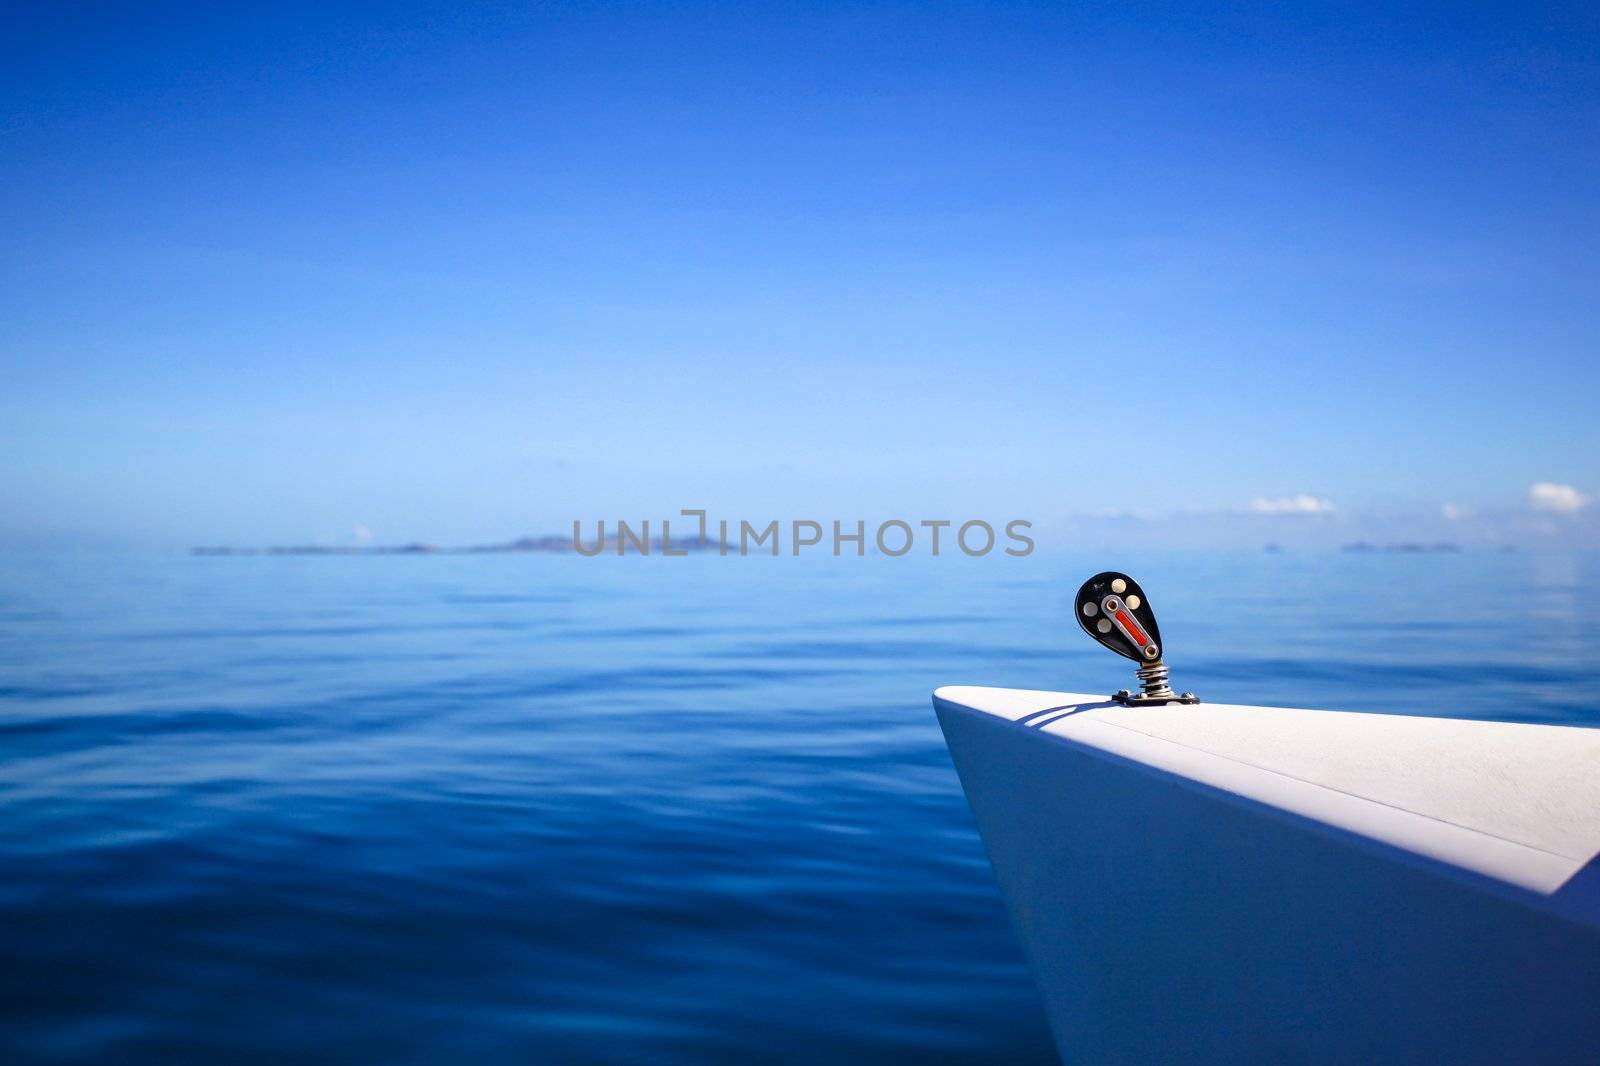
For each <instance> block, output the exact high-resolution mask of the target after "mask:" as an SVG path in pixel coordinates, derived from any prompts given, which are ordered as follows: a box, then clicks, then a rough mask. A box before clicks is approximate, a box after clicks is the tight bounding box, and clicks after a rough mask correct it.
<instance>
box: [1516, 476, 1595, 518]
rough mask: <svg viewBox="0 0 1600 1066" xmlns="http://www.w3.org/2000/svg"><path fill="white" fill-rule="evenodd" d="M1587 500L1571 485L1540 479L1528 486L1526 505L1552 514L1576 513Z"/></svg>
mask: <svg viewBox="0 0 1600 1066" xmlns="http://www.w3.org/2000/svg"><path fill="white" fill-rule="evenodd" d="M1588 502H1589V501H1588V499H1587V498H1586V497H1585V496H1584V495H1583V493H1581V492H1579V491H1578V490H1577V489H1575V488H1573V487H1572V486H1571V485H1557V484H1555V483H1554V482H1551V481H1540V482H1538V483H1536V484H1534V485H1530V486H1529V487H1528V506H1529V507H1532V508H1533V509H1534V510H1535V511H1548V512H1550V513H1552V514H1576V513H1577V512H1578V511H1581V510H1583V508H1584V505H1585V504H1587V503H1588Z"/></svg>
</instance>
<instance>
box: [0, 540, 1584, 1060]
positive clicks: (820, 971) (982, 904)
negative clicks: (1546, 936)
mask: <svg viewBox="0 0 1600 1066" xmlns="http://www.w3.org/2000/svg"><path fill="white" fill-rule="evenodd" d="M1106 566H1121V567H1124V568H1126V569H1128V570H1130V571H1131V572H1133V573H1134V574H1135V576H1137V577H1139V579H1140V580H1141V581H1142V582H1143V583H1144V584H1145V585H1146V587H1147V588H1148V589H1150V590H1151V592H1152V593H1153V599H1154V600H1155V606H1156V608H1157V611H1158V614H1159V616H1160V618H1161V620H1162V628H1163V632H1164V634H1165V636H1166V637H1167V640H1168V643H1169V646H1170V647H1171V648H1172V655H1171V659H1172V662H1173V666H1174V681H1175V682H1176V683H1178V684H1180V685H1181V686H1183V687H1187V688H1194V689H1196V690H1198V691H1199V692H1200V693H1201V695H1202V696H1206V697H1210V698H1213V699H1219V700H1224V699H1225V700H1228V701H1236V702H1257V703H1283V704H1291V705H1301V706H1320V707H1333V708H1348V709H1362V710H1380V711H1403V712H1409V713H1422V714H1440V715H1455V716H1468V717H1484V718H1507V719H1517V720H1526V721H1542V722H1568V723H1582V724H1591V725H1593V724H1600V716H1597V713H1596V708H1597V706H1600V705H1597V703H1596V701H1595V700H1593V699H1592V698H1591V697H1590V696H1588V695H1586V694H1587V693H1592V692H1594V691H1595V690H1596V689H1597V687H1600V669H1597V663H1600V655H1597V654H1596V653H1597V651H1600V626H1597V617H1600V616H1597V610H1596V606H1595V605H1596V603H1597V602H1600V560H1597V559H1596V557H1594V556H1592V555H1591V556H1585V555H1573V556H1539V555H1533V554H1526V555H1508V556H1498V555H1472V554H1466V555H1459V556H1418V557H1402V556H1391V555H1375V556H1339V555H1292V554H1290V555H1277V556H1252V555H1238V556H1225V555H1212V556H1163V557H1154V558H1143V559H1106V558H1094V559H1087V558H1081V559H1080V558H1070V557H1063V556H1046V555H1043V554H1041V555H1037V556H1035V557H1033V558H1029V559H1024V560H1014V559H998V560H997V559H985V560H977V561H971V560H965V559H939V560H927V559H923V560H912V559H909V558H907V559H900V560H889V559H867V560H855V559H846V560H838V561H835V560H831V559H825V560H804V559H802V560H793V559H778V560H772V559H747V560H736V559H716V558H690V559H673V560H663V559H657V558H652V559H647V560H646V559H637V558H630V559H622V560H617V559H582V558H576V557H570V558H569V557H554V556H483V557H466V556H439V557H419V558H413V557H375V558H189V557H182V556H172V557H166V556H148V557H137V556H116V557H113V556H82V557H67V556H25V557H24V556H12V557H9V558H0V734H3V735H0V945H3V949H4V962H5V965H4V966H3V967H0V1060H3V1061H5V1062H8V1063H9V1062H91V1061H94V1062H102V1061H113V1060H114V1061H118V1062H131V1063H142V1062H148V1063H164V1064H165V1063H183V1062H206V1063H213V1062H220V1061H228V1062H281V1061H284V1060H287V1059H290V1058H293V1059H295V1060H297V1061H317V1060H326V1061H338V1062H357V1063H360V1062H367V1063H386V1064H387V1063H412V1062H461V1061H470V1062H475V1063H483V1064H487V1063H502V1062H505V1063H510V1062H517V1063H527V1062H537V1063H565V1062H650V1063H670V1062H754V1061H760V1062H797V1063H799V1062H804V1063H816V1062H850V1061H885V1060H913V1061H919V1062H929V1063H936V1062H975V1061H995V1060H1006V1061H1013V1062H1029V1061H1037V1062H1049V1061H1054V1052H1053V1050H1052V1047H1051V1043H1050V1038H1049V1034H1048V1033H1047V1031H1046V1029H1045V1025H1044V1021H1043V1017H1042V1013H1041V1010H1040V1006H1039V1002H1038V999H1037V996H1036V994H1035V993H1034V991H1033V988H1032V985H1031V983H1030V981H1029V978H1028V975H1027V971H1026V969H1025V967H1024V965H1023V962H1022V959H1021V956H1020V953H1019V949H1018V947H1017V945H1016V942H1015V940H1014V938H1013V937H1012V935H1011V932H1010V929H1009V927H1008V924H1007V919H1006V916H1005V912H1004V909H1003V906H1002V903H1001V901H1000V898H999V896H998V894H997V892H996V890H995V888H994V885H993V882H992V880H991V878H990V874H989V870H988V866H987V863H986V860H985V859H984V855H983V851H982V847H981V845H980V843H979V841H978V839H977V837H976V835H975V833H974V831H973V827H972V823H971V821H970V819H969V817H968V814H967V810H966V805H965V802H964V800H963V799H962V796H961V792H960V786H959V784H958V782H957V780H956V777H955V774H954V772H953V771H952V769H951V766H950V762H949V760H948V758H947V756H946V754H945V750H944V746H943V742H942V740H941V738H940V735H939V731H938V727H937V724H936V722H935V721H934V718H933V715H932V712H931V710H930V708H929V703H928V693H929V691H930V690H931V689H932V688H934V687H935V686H936V685H939V684H945V683H969V684H994V685H1011V686H1018V687H1033V688H1067V689H1078V690H1086V691H1109V690H1111V689H1114V688H1118V687H1122V686H1123V685H1124V684H1127V683H1128V681H1129V677H1128V676H1127V672H1126V671H1124V670H1123V669H1122V666H1121V664H1120V662H1119V661H1118V660H1115V659H1114V658H1113V657H1111V656H1109V655H1107V654H1106V653H1104V652H1103V651H1101V650H1100V649H1098V648H1096V647H1094V646H1093V645H1091V644H1090V642H1089V641H1088V640H1087V639H1086V638H1084V637H1083V636H1082V635H1081V634H1080V633H1078V632H1077V630H1076V628H1075V626H1074V625H1073V623H1072V622H1071V620H1070V618H1069V616H1068V612H1069V610H1070V600H1071V595H1072V593H1073V592H1074V591H1075V589H1076V587H1077V584H1078V582H1079V581H1080V580H1081V579H1082V578H1083V577H1085V576H1087V575H1088V574H1089V573H1092V572H1094V571H1095V570H1098V569H1103V568H1105V567H1106Z"/></svg>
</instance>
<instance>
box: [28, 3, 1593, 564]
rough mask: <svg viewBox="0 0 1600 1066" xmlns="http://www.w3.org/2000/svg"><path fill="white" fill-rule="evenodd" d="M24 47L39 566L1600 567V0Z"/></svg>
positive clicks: (288, 22) (874, 7)
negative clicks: (777, 548)
mask: <svg viewBox="0 0 1600 1066" xmlns="http://www.w3.org/2000/svg"><path fill="white" fill-rule="evenodd" d="M5 19H6V22H7V25H6V32H5V33H4V35H3V42H4V43H3V44H0V49H3V50H4V53H5V54H4V56H3V60H4V62H3V63H0V122H3V123H4V132H5V143H6V148H5V151H4V152H3V153H0V182H3V186H4V188H5V190H6V191H5V194H4V196H3V198H0V227H3V230H4V232H5V233H6V235H7V237H6V241H5V244H6V254H5V255H4V256H3V258H0V301H3V304H0V306H3V307H4V309H5V314H4V317H3V320H0V321H3V322H4V325H3V327H0V328H3V332H0V341H3V347H0V375H3V386H0V537H4V538H6V539H7V540H10V541H30V540H39V539H45V538H57V537H59V538H65V539H69V540H72V539H83V540H105V541H130V542H148V543H159V544H172V545H182V544H189V543H210V542H232V543H277V542H285V541H288V542H309V541H338V540H342V539H343V540H348V539H350V538H354V537H357V536H366V535H368V534H370V535H371V536H372V537H374V538H375V539H376V540H378V541H402V540H413V539H423V540H430V541H438V542H446V543H448V542H457V541H477V540H496V539H504V538H508V537H511V536H515V535H517V534H520V533H523V532H529V531H544V530H559V529H562V528H565V527H567V526H568V525H569V524H570V522H571V520H572V519H573V518H575V517H582V518H585V519H590V518H594V517H599V516H602V515H604V516H623V517H632V516H641V517H643V516H653V515H659V514H663V513H665V514H671V513H675V512H676V511H677V509H678V508H680V507H690V506H705V507H708V508H710V509H712V510H713V511H714V512H720V513H724V514H728V515H730V516H741V515H742V516H746V517H750V518H752V519H756V518H761V519H764V518H766V517H778V518H786V517H806V516H817V517H834V516H840V517H846V518H853V517H856V516H861V517H865V518H868V519H872V518H887V517H906V518H920V517H929V518H933V517H955V518H964V517H988V518H993V519H997V520H1003V519H1008V518H1012V517H1027V518H1031V519H1033V520H1035V521H1036V522H1037V523H1038V524H1039V525H1040V526H1041V527H1042V528H1044V529H1045V530H1047V531H1048V535H1047V538H1046V539H1049V538H1050V537H1055V538H1058V539H1063V540H1066V541H1072V542H1080V541H1084V540H1085V539H1087V540H1089V541H1092V540H1093V538H1095V537H1097V536H1100V535H1103V534H1104V533H1105V531H1106V530H1107V529H1109V528H1111V527H1112V526H1115V527H1116V529H1117V530H1118V531H1119V532H1118V534H1117V535H1118V536H1128V537H1133V538H1136V539H1139V540H1141V541H1148V542H1149V543H1152V544H1180V545H1181V544H1207V545H1209V544H1232V543H1237V544H1240V545H1247V546H1253V545H1257V544H1259V543H1260V542H1261V541H1263V540H1276V541H1279V542H1283V543H1287V544H1291V545H1293V544H1299V543H1305V544H1307V545H1312V544H1320V543H1337V542H1339V541H1341V540H1348V539H1358V538H1360V537H1371V538H1375V539H1380V540H1381V539H1386V538H1396V537H1444V536H1448V537H1451V538H1452V539H1458V540H1463V541H1465V542H1468V543H1491V542H1495V541H1497V540H1513V541H1517V542H1519V543H1524V544H1535V543H1561V544H1566V543H1583V544H1593V543H1596V542H1600V535H1597V522H1596V517H1595V511H1596V509H1597V508H1596V507H1595V505H1593V504H1592V503H1591V502H1590V500H1591V497H1593V496H1595V495H1596V494H1600V469H1597V459H1596V457H1597V456H1600V429H1597V428H1596V419H1595V417H1594V411H1595V401H1596V397H1597V395H1600V392H1597V385H1600V380H1597V379H1600V358H1597V354H1600V310H1597V309H1600V182H1597V181H1596V180H1595V176H1596V174H1600V15H1597V13H1596V9H1595V8H1594V7H1593V6H1592V5H1587V6H1586V5H1568V6H1539V5H1528V4H1507V5H1484V6H1468V5H1460V4H1452V5H1440V6H1438V7H1436V8H1430V7H1427V6H1419V5H1410V6H1407V7H1406V9H1405V10H1403V11H1396V10H1391V9H1389V8H1388V6H1387V5H1373V6H1370V7H1362V6H1351V5H1326V6H1323V5H1316V6H1308V5H1298V6H1296V5H1265V4H1264V5H1260V6H1240V5H1227V6H1219V7H1214V8H1208V7H1205V6H1203V5H1200V6H1197V5H1171V6H1168V5H1162V4H1131V5H1100V4H1097V5H1039V6H1035V5H1023V4H982V5H940V6H922V5H911V4H865V5H753V4H723V5H697V4H671V5H666V4H661V5H625V4H604V5H588V4H574V5H563V4H552V5H539V6H528V7H526V8H522V7H518V6H514V5H495V6H477V7H472V8H471V9H470V10H469V9H467V7H466V5H437V6H432V7H426V6H395V5H370V6H361V7H347V8H344V9H343V10H342V11H338V12H333V11H329V10H325V9H323V8H321V7H318V6H306V7H303V8H302V7H297V6H295V5H288V4H279V5H273V6H270V7H262V8H258V9H254V10H251V9H245V8H235V7H233V6H231V5H206V6H194V7H180V6H166V5H154V6H147V5H131V6H125V7H116V8H104V9H95V8H81V9H74V10H72V11H66V10H63V9H62V6H61V5H39V6H38V7H37V8H36V9H35V10H33V11H32V12H31V13H30V12H26V11H24V12H20V13H19V12H17V11H15V10H10V9H8V14H7V15H6V16H5ZM1536 484H1545V485H1549V486H1554V487H1555V488H1554V489H1546V490H1533V489H1532V486H1534V485H1536ZM1307 501H1310V502H1307ZM1446 505H1449V509H1448V515H1447V513H1446V512H1447V508H1446ZM1262 512H1266V513H1262ZM1297 512H1301V513H1297ZM358 530H364V531H366V532H363V533H358V532H357V531H358Z"/></svg>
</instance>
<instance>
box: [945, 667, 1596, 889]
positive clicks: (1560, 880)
mask: <svg viewBox="0 0 1600 1066" xmlns="http://www.w3.org/2000/svg"><path fill="white" fill-rule="evenodd" d="M934 698H935V699H936V700H943V701H945V702H948V703H952V704H956V705H959V706H962V707H966V708H969V709H971V710H976V711H982V712H984V713H987V714H991V715H994V716H996V717H1000V718H1005V719H1009V720H1011V721H1015V722H1025V723H1026V724H1027V725H1028V726H1029V727H1031V728H1035V729H1039V730H1041V731H1042V732H1045V733H1049V734H1053V735H1055V736H1059V737H1063V738H1066V739H1069V740H1074V741H1077V742H1079V743H1083V744H1087V745H1090V746H1092V747H1096V748H1099V749H1102V750H1104V751H1107V752H1109V753H1113V754H1116V755H1120V756H1123V757H1125V758H1132V759H1135V760H1136V761H1139V762H1143V763H1145V764H1146V765H1149V766H1151V767H1152V768H1154V769H1159V770H1166V771H1168V772H1172V773H1176V774H1179V775H1182V776H1184V777H1187V778H1190V779H1192V780H1195V781H1198V782H1200V783H1203V784H1207V785H1211V786H1213V787H1217V788H1221V789H1224V790H1225V791H1229V792H1233V793H1236V794H1238V795H1243V796H1246V797H1249V798H1251V799H1255V800H1259V801H1261V802H1264V803H1267V804H1269V805H1271V806H1275V807H1280V808H1282V809H1284V810H1288V811H1292V812H1294V813H1296V814H1300V815H1303V816H1306V817H1309V818H1313V819H1316V820H1318V821H1322V822H1325V823H1327V824H1330V825H1334V826H1337V827H1339V828H1341V829H1346V830H1350V831H1352V832H1356V833H1359V834H1361V835H1364V836H1368V837H1371V838H1373V839H1376V840H1381V841H1384V842H1385V843H1389V844H1393V845H1396V846H1398V847H1401V848H1405V849H1407V850H1411V851H1415V852H1417V853H1419V854H1424V855H1427V856H1429V857H1431V858H1434V859H1438V860H1441V861H1444V862H1447V863H1451V864H1453V865H1456V866H1460V867H1463V868H1465V869H1470V870H1473V871H1475V872H1477V873H1481V874H1485V875H1487V876H1490V877H1495V878H1498V879H1500V880H1504V881H1508V882H1510V883H1513V884H1517V885H1520V886H1522V887H1524V888H1529V889H1532V890H1534V891H1537V892H1542V893H1550V892H1554V891H1555V890H1557V889H1558V888H1560V887H1561V886H1562V885H1563V884H1565V883H1566V882H1567V881H1568V880H1569V879H1570V878H1571V877H1572V875H1573V874H1575V873H1576V872H1577V871H1578V870H1580V869H1581V868H1582V867H1583V866H1584V865H1585V864H1587V863H1588V862H1589V861H1590V860H1592V859H1593V858H1594V857H1595V856H1596V855H1597V854H1600V729H1586V728H1582V727H1577V726H1550V725H1532V724H1525V723H1512V722H1485V721H1475V720H1467V719H1454V718H1418V717H1410V716H1404V715H1389V714H1360V713H1354V712H1341V711H1314V710H1300V709H1295V708H1287V707H1247V706H1237V705H1232V704H1220V703H1202V704H1198V705H1192V706H1183V705H1176V704H1174V705H1169V706H1164V707H1123V706H1120V705H1118V704H1113V703H1108V702H1107V701H1106V698H1105V697H1104V696H1092V695H1085V694H1082V693H1064V692H1039V691H1032V690H1027V689H1000V688H977V687H963V686H951V687H946V688H941V689H939V690H938V691H937V692H935V693H934Z"/></svg>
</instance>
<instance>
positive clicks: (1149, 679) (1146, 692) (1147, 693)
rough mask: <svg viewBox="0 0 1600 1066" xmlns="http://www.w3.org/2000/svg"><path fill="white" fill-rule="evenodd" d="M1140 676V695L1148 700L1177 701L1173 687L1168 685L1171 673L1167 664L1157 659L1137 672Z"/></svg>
mask: <svg viewBox="0 0 1600 1066" xmlns="http://www.w3.org/2000/svg"><path fill="white" fill-rule="evenodd" d="M1134 673H1136V674H1137V675H1138V676H1139V695H1140V696H1142V697H1145V698H1147V699H1176V698H1177V695H1178V694H1177V693H1176V692H1173V691H1172V686H1171V685H1170V684H1168V683H1167V677H1168V675H1169V673H1170V671H1168V669H1167V664H1166V663H1164V662H1162V661H1161V660H1160V659H1157V660H1156V661H1155V662H1153V663H1146V664H1145V665H1144V666H1141V667H1139V669H1138V670H1135V671H1134Z"/></svg>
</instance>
